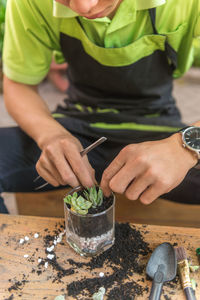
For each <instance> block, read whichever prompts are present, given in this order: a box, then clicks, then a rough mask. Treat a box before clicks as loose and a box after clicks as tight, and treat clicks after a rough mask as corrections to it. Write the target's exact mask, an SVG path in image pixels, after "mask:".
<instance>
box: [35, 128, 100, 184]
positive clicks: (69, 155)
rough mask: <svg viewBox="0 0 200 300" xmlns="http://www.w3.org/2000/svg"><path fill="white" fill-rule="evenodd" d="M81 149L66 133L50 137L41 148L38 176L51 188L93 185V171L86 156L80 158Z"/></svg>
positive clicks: (76, 141) (76, 140) (78, 143)
mask: <svg viewBox="0 0 200 300" xmlns="http://www.w3.org/2000/svg"><path fill="white" fill-rule="evenodd" d="M82 150H83V147H82V145H81V143H80V142H79V140H78V139H76V138H75V137H74V136H72V135H71V134H70V133H69V132H67V131H66V134H60V135H57V136H53V137H51V138H50V139H49V140H48V141H47V142H45V143H44V144H43V146H42V153H41V156H40V158H39V160H38V162H37V164H36V169H37V172H38V174H39V175H40V176H41V177H42V178H44V179H45V180H46V181H47V182H49V183H50V184H51V185H53V186H55V187H56V186H59V185H70V186H72V187H75V186H77V185H80V184H82V185H83V186H87V187H91V186H92V185H94V184H95V171H94V169H93V168H92V167H91V165H90V163H89V161H88V159H87V156H86V155H85V156H83V157H82V156H81V155H80V152H81V151H82Z"/></svg>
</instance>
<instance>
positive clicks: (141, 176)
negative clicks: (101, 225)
mask: <svg viewBox="0 0 200 300" xmlns="http://www.w3.org/2000/svg"><path fill="white" fill-rule="evenodd" d="M196 163H197V158H196V157H195V155H194V154H193V153H192V152H190V151H189V150H188V149H184V148H183V146H182V143H181V136H180V134H179V133H177V134H174V135H172V136H171V137H169V138H167V139H163V140H160V141H153V142H144V143H139V144H131V145H128V146H126V147H125V148H123V149H122V150H121V151H120V153H119V154H118V155H117V156H116V157H115V159H114V160H113V161H112V163H111V164H110V165H109V166H108V168H107V169H106V170H105V171H104V173H103V176H102V180H101V187H102V189H103V191H104V194H105V195H106V196H108V195H109V194H110V192H111V190H112V191H113V192H116V193H120V194H123V193H124V194H125V195H126V197H127V198H128V199H130V200H137V199H138V198H139V199H140V200H141V202H142V203H144V204H150V203H151V202H152V201H154V200H155V199H156V198H158V197H159V196H160V195H162V194H165V193H167V192H169V191H170V190H172V189H173V188H175V187H176V186H177V185H179V184H180V183H181V181H182V180H183V179H184V177H185V175H186V174H187V172H188V171H189V169H190V168H192V167H193V166H194V165H195V164H196Z"/></svg>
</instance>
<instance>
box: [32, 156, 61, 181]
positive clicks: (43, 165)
mask: <svg viewBox="0 0 200 300" xmlns="http://www.w3.org/2000/svg"><path fill="white" fill-rule="evenodd" d="M37 168H38V169H39V171H40V173H41V172H42V170H43V169H44V170H45V171H47V172H48V173H49V174H51V176H52V177H54V179H55V180H56V181H57V182H58V183H59V185H65V182H64V180H63V179H62V177H61V176H60V174H59V172H58V171H57V169H56V167H55V166H54V164H53V163H51V161H50V160H48V159H47V157H46V156H45V155H43V154H42V155H41V157H40V159H39V161H38V164H37Z"/></svg>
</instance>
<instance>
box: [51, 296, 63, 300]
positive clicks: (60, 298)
mask: <svg viewBox="0 0 200 300" xmlns="http://www.w3.org/2000/svg"><path fill="white" fill-rule="evenodd" d="M54 300H65V296H63V295H59V296H56V298H54Z"/></svg>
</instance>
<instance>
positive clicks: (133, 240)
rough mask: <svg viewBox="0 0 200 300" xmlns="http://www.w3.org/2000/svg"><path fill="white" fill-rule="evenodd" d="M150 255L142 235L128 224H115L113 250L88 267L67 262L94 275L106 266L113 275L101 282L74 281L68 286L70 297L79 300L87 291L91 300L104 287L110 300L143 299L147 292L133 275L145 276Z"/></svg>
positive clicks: (89, 263)
mask: <svg viewBox="0 0 200 300" xmlns="http://www.w3.org/2000/svg"><path fill="white" fill-rule="evenodd" d="M150 252H151V250H150V249H149V246H148V244H147V243H146V242H145V241H144V240H143V237H142V235H141V233H140V231H138V230H136V229H135V228H131V227H130V226H129V224H116V241H115V245H114V246H113V247H112V248H110V249H109V250H107V251H106V252H104V253H102V254H100V255H99V256H97V257H93V258H92V259H91V260H90V261H89V262H88V263H79V262H75V261H73V260H72V259H69V260H68V262H69V263H70V264H71V265H73V266H76V267H77V268H81V267H86V268H88V269H89V270H91V271H92V270H95V269H97V268H102V267H105V266H106V267H109V268H111V270H112V273H111V274H110V275H106V276H104V277H102V278H101V277H99V276H98V277H95V278H89V279H82V280H77V281H74V282H72V283H70V284H69V285H67V291H68V295H69V296H74V297H77V298H76V299H80V295H83V291H87V293H89V296H90V297H91V295H93V294H94V293H95V292H96V291H97V290H98V289H99V288H100V287H101V286H103V287H105V289H106V291H107V292H106V295H107V299H109V300H113V299H118V300H124V299H127V300H128V299H130V300H131V299H134V298H135V296H136V295H143V293H144V292H147V291H148V289H147V288H143V287H142V286H141V285H139V284H138V283H136V282H135V281H134V280H133V278H132V277H131V276H132V274H133V273H137V274H142V273H143V271H144V269H145V267H146V261H145V264H144V263H143V262H144V259H143V258H142V257H145V256H147V255H148V254H149V253H150ZM139 258H140V259H139ZM125 280H126V281H128V280H129V282H126V283H125ZM130 295H131V297H132V298H130ZM128 297H129V298H128Z"/></svg>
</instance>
